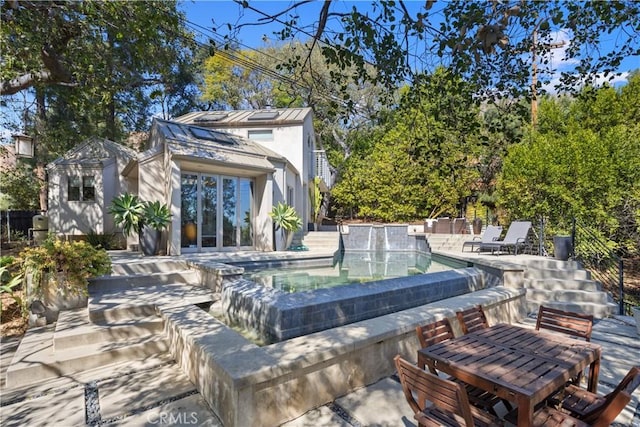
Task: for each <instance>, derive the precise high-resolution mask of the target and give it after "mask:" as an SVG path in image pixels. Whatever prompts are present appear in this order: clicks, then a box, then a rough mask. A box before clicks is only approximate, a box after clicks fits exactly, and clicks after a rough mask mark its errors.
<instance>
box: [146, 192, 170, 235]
mask: <svg viewBox="0 0 640 427" xmlns="http://www.w3.org/2000/svg"><path fill="white" fill-rule="evenodd" d="M169 221H171V212H169V207H168V206H167V205H165V204H164V203H160V202H159V201H157V200H156V201H155V202H146V203H144V219H143V222H144V225H146V226H147V227H151V228H153V229H154V230H158V231H161V230H164V229H165V228H167V225H169Z"/></svg>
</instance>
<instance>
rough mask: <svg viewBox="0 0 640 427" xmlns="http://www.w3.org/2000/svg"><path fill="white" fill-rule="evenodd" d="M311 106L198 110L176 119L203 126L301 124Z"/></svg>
mask: <svg viewBox="0 0 640 427" xmlns="http://www.w3.org/2000/svg"><path fill="white" fill-rule="evenodd" d="M309 114H311V108H309V107H305V108H269V109H262V110H231V111H196V112H193V113H188V114H185V115H184V116H180V117H177V118H175V119H174V121H175V122H179V123H191V124H195V125H198V126H203V127H217V128H225V127H264V126H287V125H299V124H302V123H303V122H304V120H305V119H306V117H307V116H308V115H309Z"/></svg>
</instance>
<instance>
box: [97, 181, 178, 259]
mask: <svg viewBox="0 0 640 427" xmlns="http://www.w3.org/2000/svg"><path fill="white" fill-rule="evenodd" d="M109 213H111V214H112V215H113V220H114V222H115V223H116V225H118V226H120V227H122V232H123V233H124V235H125V236H126V237H128V236H130V235H131V234H133V233H134V232H135V233H137V234H138V241H139V243H140V250H142V253H143V254H145V255H155V254H157V253H158V246H159V244H160V238H161V232H162V230H164V229H165V228H167V226H168V225H169V222H170V221H171V213H170V212H169V208H168V206H167V205H166V204H163V203H160V202H159V201H154V202H147V201H143V200H141V199H140V198H139V197H138V196H136V195H133V194H129V193H124V194H122V195H120V196H118V197H116V198H115V199H113V202H112V203H111V206H110V207H109Z"/></svg>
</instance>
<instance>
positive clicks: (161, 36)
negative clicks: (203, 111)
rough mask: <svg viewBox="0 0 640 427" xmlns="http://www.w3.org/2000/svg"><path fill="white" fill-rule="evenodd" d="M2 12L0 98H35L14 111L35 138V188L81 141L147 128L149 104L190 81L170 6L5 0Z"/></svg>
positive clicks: (185, 40) (183, 39) (188, 46)
mask: <svg viewBox="0 0 640 427" xmlns="http://www.w3.org/2000/svg"><path fill="white" fill-rule="evenodd" d="M1 9H2V16H1V19H2V26H1V27H0V43H1V44H2V45H3V46H5V47H6V49H3V59H2V61H3V67H2V68H1V69H0V94H1V95H2V97H3V100H4V99H5V98H9V97H11V95H14V94H17V93H19V92H27V93H28V97H31V98H32V99H34V100H35V108H34V109H31V108H29V109H28V110H27V111H24V112H19V113H18V114H17V115H18V116H19V117H24V124H23V126H24V128H23V131H24V132H26V133H29V134H30V135H31V136H34V137H35V140H36V143H37V150H36V154H37V156H38V159H37V163H36V164H37V165H38V167H37V168H36V171H37V172H38V175H39V177H40V178H39V179H40V181H41V182H43V176H42V175H43V164H44V163H46V162H48V161H50V160H51V159H52V158H55V157H57V156H58V155H60V154H62V153H64V151H66V150H67V149H69V148H70V147H72V146H73V145H75V144H77V143H78V142H80V141H82V140H84V139H85V138H87V137H88V136H102V137H106V138H109V139H111V140H114V141H120V140H122V139H124V135H125V134H126V132H128V131H133V130H145V129H147V128H148V125H149V122H150V117H151V115H152V114H151V113H152V110H153V108H154V103H157V104H160V105H162V106H163V107H164V106H165V104H166V103H167V102H171V103H172V104H176V105H177V103H179V102H180V100H178V99H176V97H175V95H176V94H181V93H185V94H186V93H187V91H186V90H185V88H186V87H188V86H189V85H193V72H192V70H191V71H188V70H189V69H188V68H187V67H185V66H184V65H185V64H189V63H190V62H191V58H192V52H193V51H192V47H193V44H192V42H191V41H190V40H191V37H190V36H189V34H187V32H186V31H185V29H184V24H183V20H182V19H183V16H182V14H181V13H180V12H178V11H177V9H176V2H175V1H165V2H150V1H140V2H111V1H91V0H88V1H82V2H67V1H54V0H48V1H27V0H24V1H22V0H14V1H6V2H3V3H2V5H1ZM185 70H187V71H185ZM166 106H167V110H168V109H170V108H172V107H171V106H170V105H169V104H166ZM42 194H44V191H41V199H42V198H43V197H42ZM44 199H46V197H45V198H44ZM41 208H42V209H45V208H46V207H45V206H41Z"/></svg>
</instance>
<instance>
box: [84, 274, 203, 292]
mask: <svg viewBox="0 0 640 427" xmlns="http://www.w3.org/2000/svg"><path fill="white" fill-rule="evenodd" d="M161 283H189V284H194V285H195V284H198V283H200V276H199V273H198V272H197V271H195V270H179V271H173V272H168V273H167V272H158V273H148V274H145V273H141V274H134V275H129V276H119V275H115V276H101V277H96V278H94V279H91V280H90V281H89V293H95V292H103V291H111V290H126V289H131V288H136V287H140V286H152V285H157V284H161Z"/></svg>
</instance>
